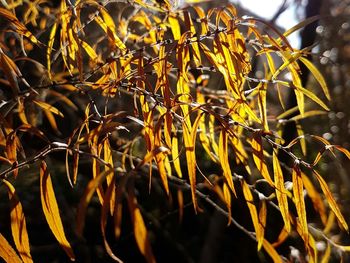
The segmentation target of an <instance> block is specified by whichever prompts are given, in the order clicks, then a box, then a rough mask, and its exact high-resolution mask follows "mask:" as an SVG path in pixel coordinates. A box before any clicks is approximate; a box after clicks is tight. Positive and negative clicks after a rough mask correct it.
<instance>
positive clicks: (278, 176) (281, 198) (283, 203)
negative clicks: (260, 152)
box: [272, 151, 290, 233]
mask: <svg viewBox="0 0 350 263" xmlns="http://www.w3.org/2000/svg"><path fill="white" fill-rule="evenodd" d="M272 159H273V173H274V177H275V185H276V196H277V201H278V206H279V208H280V211H281V215H282V218H283V222H284V226H285V228H286V230H287V232H288V233H289V232H290V221H289V209H288V197H287V194H286V191H287V190H286V188H285V187H284V178H283V173H282V169H281V166H280V163H279V160H278V158H277V154H276V152H275V151H273V154H272Z"/></svg>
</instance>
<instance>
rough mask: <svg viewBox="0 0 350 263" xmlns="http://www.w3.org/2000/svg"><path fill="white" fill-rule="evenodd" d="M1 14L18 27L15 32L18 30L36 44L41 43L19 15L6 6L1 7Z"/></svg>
mask: <svg viewBox="0 0 350 263" xmlns="http://www.w3.org/2000/svg"><path fill="white" fill-rule="evenodd" d="M0 16H2V17H3V18H5V19H7V20H8V21H9V22H10V23H11V24H12V25H13V26H14V27H15V28H16V29H15V32H17V33H18V34H20V35H23V36H25V37H27V38H29V39H30V41H32V42H33V43H35V44H38V43H40V42H39V41H38V40H37V39H36V37H35V36H34V35H33V34H32V33H31V32H30V31H29V30H28V29H27V28H26V26H25V25H24V24H22V23H21V22H20V21H19V20H18V19H17V17H16V16H15V15H14V14H13V13H11V12H10V11H9V10H7V9H5V8H1V7H0Z"/></svg>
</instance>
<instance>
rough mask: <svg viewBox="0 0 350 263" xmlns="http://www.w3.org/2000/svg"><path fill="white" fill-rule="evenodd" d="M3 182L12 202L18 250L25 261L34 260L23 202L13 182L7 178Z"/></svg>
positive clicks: (12, 222) (14, 237) (12, 215)
mask: <svg viewBox="0 0 350 263" xmlns="http://www.w3.org/2000/svg"><path fill="white" fill-rule="evenodd" d="M2 182H3V183H4V185H5V186H6V188H7V192H8V195H9V199H10V203H11V213H10V216H11V230H12V237H13V240H14V242H15V245H16V248H17V251H18V252H19V255H20V257H21V258H22V260H23V262H25V263H26V262H33V260H32V256H31V255H30V247H29V239H28V232H27V224H26V220H25V217H24V213H23V209H22V204H21V202H20V201H19V199H18V196H17V193H16V190H15V188H14V187H13V186H12V184H11V183H10V182H9V181H7V180H2Z"/></svg>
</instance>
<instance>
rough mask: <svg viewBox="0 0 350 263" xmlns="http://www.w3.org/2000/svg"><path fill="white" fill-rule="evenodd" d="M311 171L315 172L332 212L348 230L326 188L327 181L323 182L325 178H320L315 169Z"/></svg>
mask: <svg viewBox="0 0 350 263" xmlns="http://www.w3.org/2000/svg"><path fill="white" fill-rule="evenodd" d="M312 172H313V173H314V174H315V176H316V178H317V180H318V182H319V183H320V186H321V189H322V192H323V193H324V195H325V196H326V198H327V201H328V203H329V206H330V208H331V209H332V211H333V212H334V214H335V215H336V216H337V218H338V220H339V222H340V224H341V225H342V227H343V228H344V229H345V230H346V231H348V232H349V227H348V224H347V223H346V221H345V219H344V217H343V215H342V213H341V212H340V209H339V207H338V205H337V202H336V201H335V199H334V197H333V195H332V193H331V191H330V190H329V188H328V185H327V183H326V182H325V180H324V179H323V178H322V176H321V175H320V174H319V173H318V172H317V171H316V170H314V169H313V170H312Z"/></svg>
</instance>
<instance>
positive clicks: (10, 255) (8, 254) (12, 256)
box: [0, 234, 22, 263]
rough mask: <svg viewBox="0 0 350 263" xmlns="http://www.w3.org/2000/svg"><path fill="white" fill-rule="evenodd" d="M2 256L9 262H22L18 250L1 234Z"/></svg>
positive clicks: (0, 247) (0, 250) (0, 252)
mask: <svg viewBox="0 0 350 263" xmlns="http://www.w3.org/2000/svg"><path fill="white" fill-rule="evenodd" d="M0 257H1V258H2V259H3V260H5V262H8V263H21V262H22V260H21V259H20V258H19V256H18V255H17V253H16V251H15V250H14V249H13V248H12V247H11V245H10V244H9V243H8V242H7V240H6V238H5V237H4V236H3V235H1V234H0Z"/></svg>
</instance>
